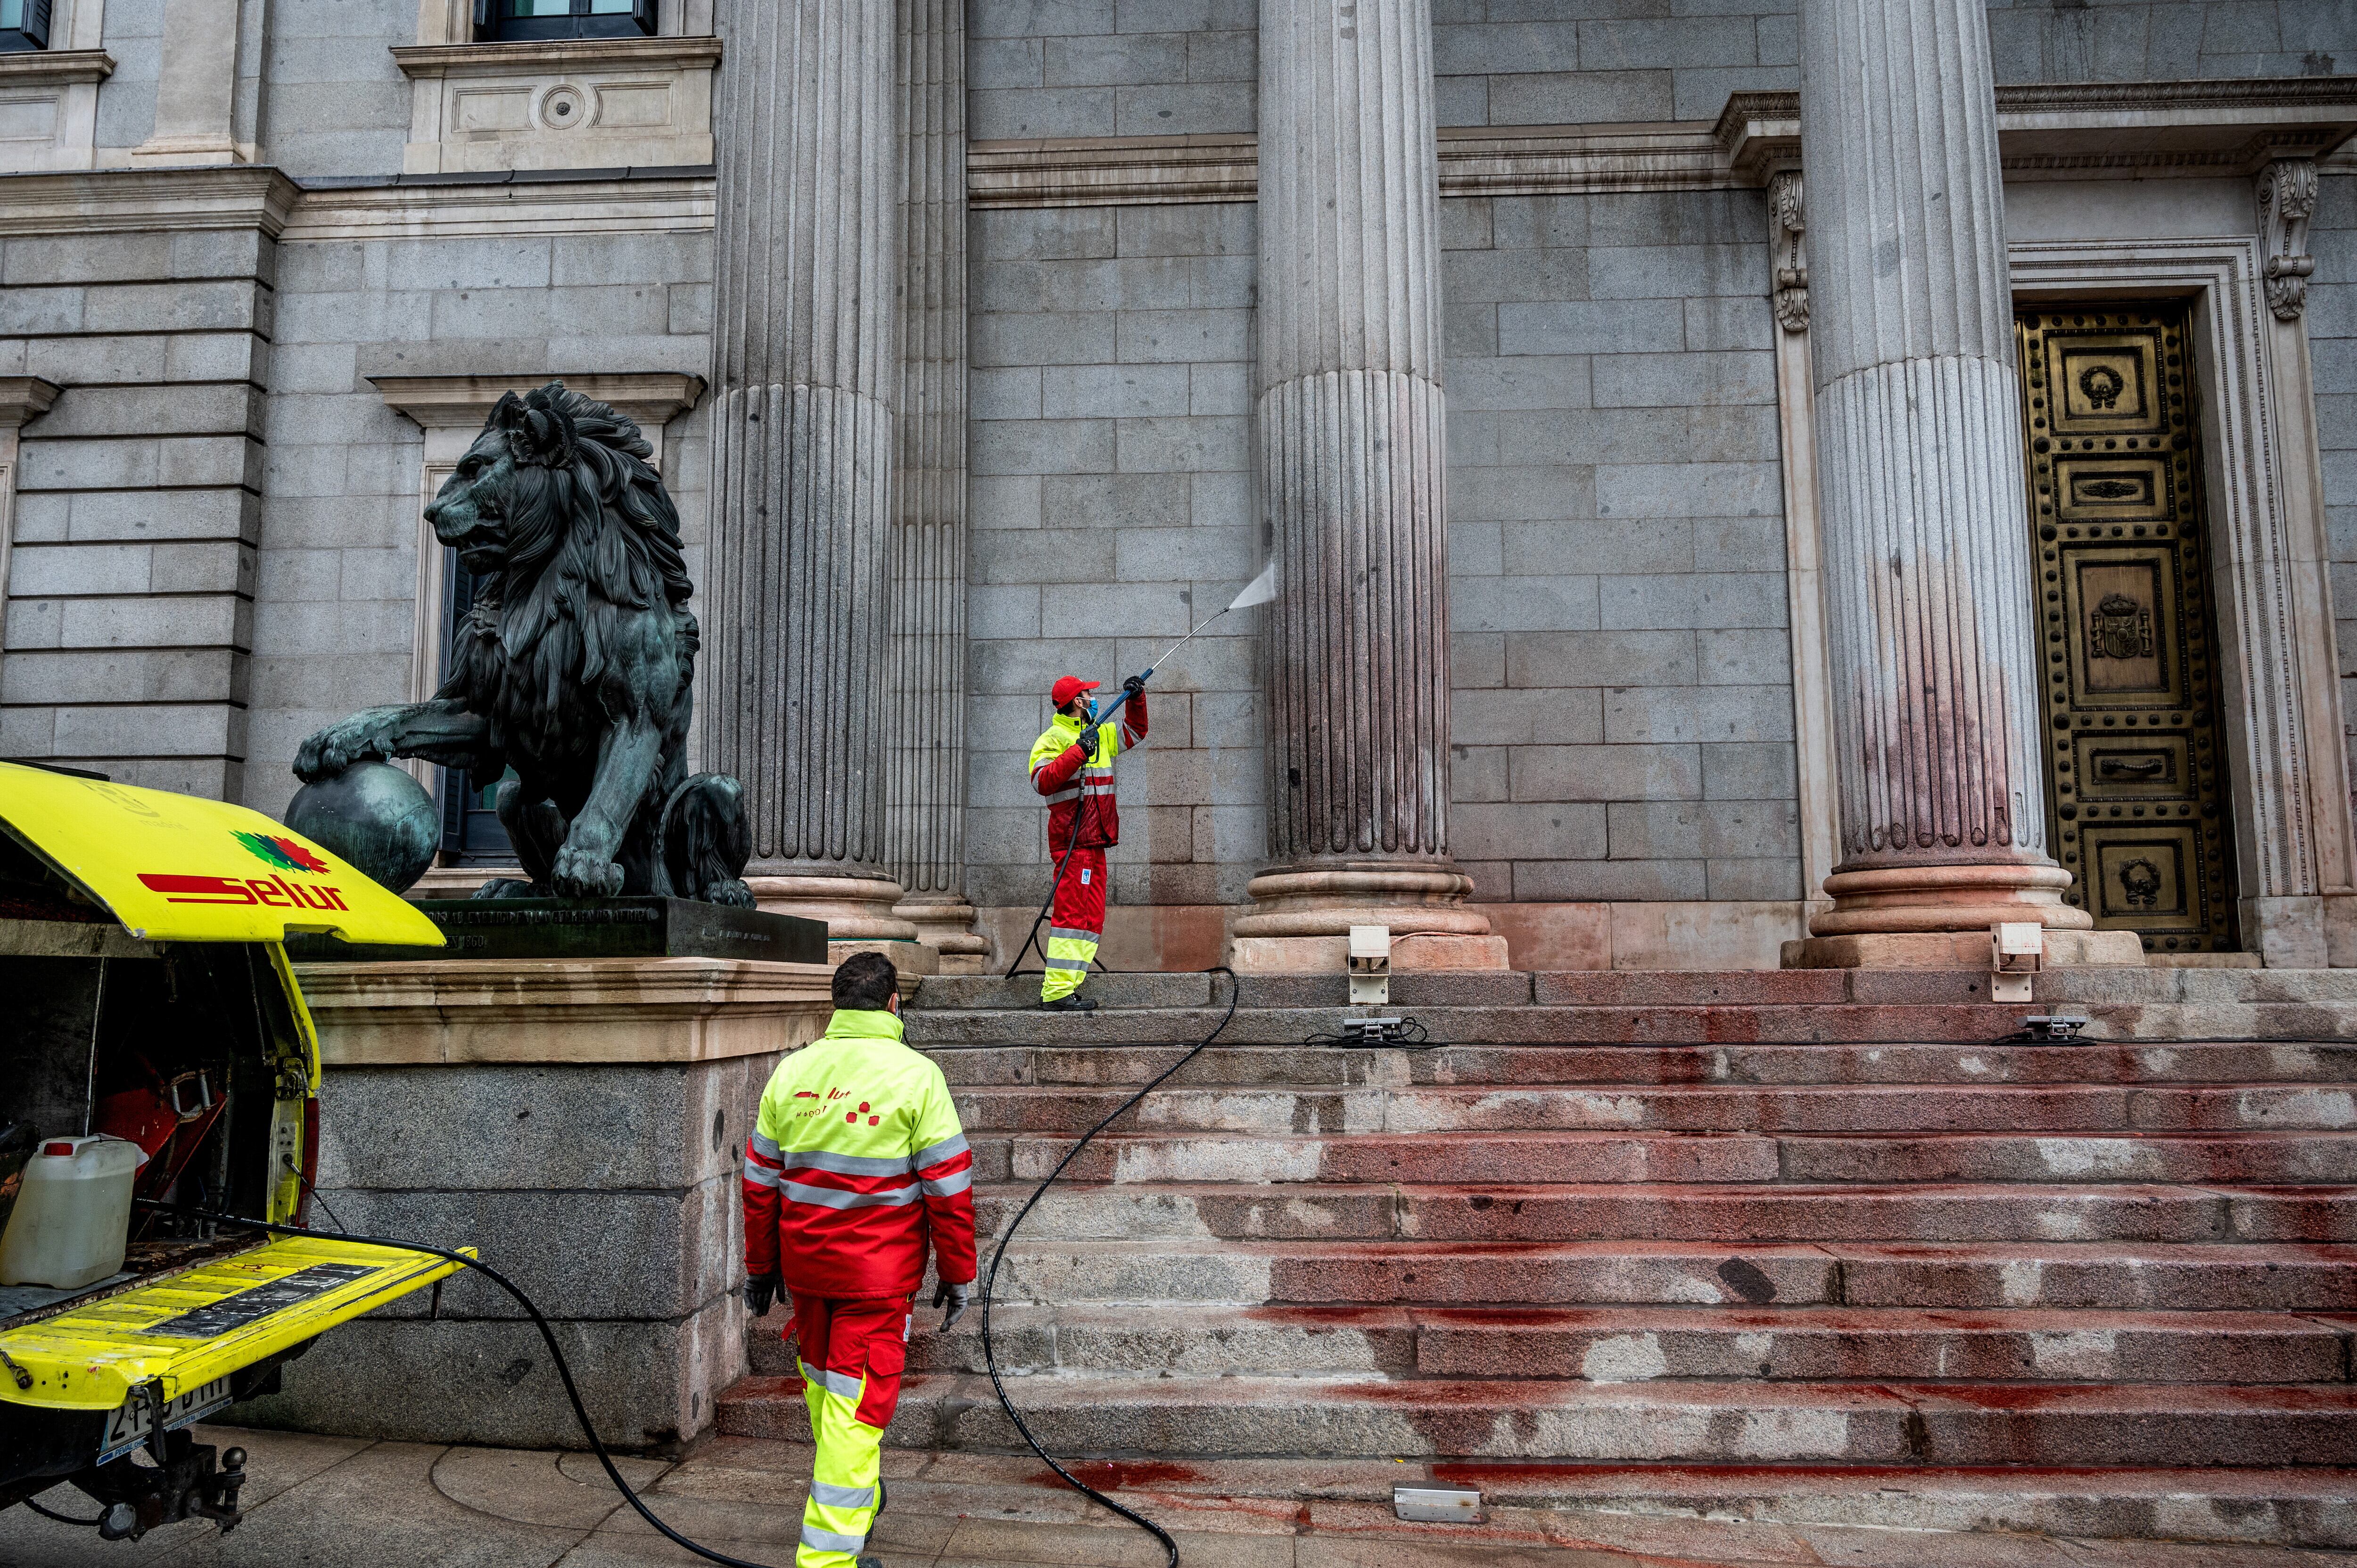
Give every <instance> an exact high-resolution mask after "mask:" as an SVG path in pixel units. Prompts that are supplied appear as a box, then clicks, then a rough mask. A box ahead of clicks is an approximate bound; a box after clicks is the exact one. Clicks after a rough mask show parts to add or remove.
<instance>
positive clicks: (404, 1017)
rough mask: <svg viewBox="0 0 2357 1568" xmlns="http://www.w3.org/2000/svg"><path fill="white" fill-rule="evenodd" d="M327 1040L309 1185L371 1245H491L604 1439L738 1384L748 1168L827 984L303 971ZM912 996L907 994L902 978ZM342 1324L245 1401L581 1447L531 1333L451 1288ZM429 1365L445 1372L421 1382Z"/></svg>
mask: <svg viewBox="0 0 2357 1568" xmlns="http://www.w3.org/2000/svg"><path fill="white" fill-rule="evenodd" d="M298 973H299V974H300V976H301V979H302V983H303V989H304V993H305V995H306V996H307V998H308V999H309V1002H310V1008H311V1015H312V1019H313V1021H314V1022H315V1024H316V1025H317V1028H318V1032H319V1049H320V1058H321V1061H322V1064H323V1066H324V1068H325V1074H324V1078H323V1080H322V1083H321V1087H320V1107H321V1117H320V1139H319V1176H318V1184H319V1196H320V1197H321V1198H322V1199H324V1201H325V1205H326V1207H327V1208H332V1209H333V1210H334V1216H333V1218H332V1219H330V1218H328V1216H327V1215H326V1214H324V1213H323V1212H321V1211H320V1210H319V1209H318V1208H315V1209H314V1211H313V1212H314V1218H315V1219H319V1220H322V1221H324V1222H326V1223H328V1224H335V1223H337V1222H339V1221H340V1223H341V1224H342V1225H343V1226H345V1227H347V1228H349V1229H350V1230H362V1231H367V1232H370V1233H372V1234H375V1235H381V1236H394V1237H404V1236H409V1237H415V1238H417V1239H418V1240H426V1241H433V1242H436V1243H438V1244H440V1245H443V1246H449V1247H473V1248H476V1249H479V1251H480V1253H481V1256H482V1257H483V1259H484V1261H485V1262H490V1263H491V1264H492V1265H494V1266H495V1267H497V1268H499V1269H500V1271H501V1272H502V1273H506V1274H507V1275H508V1276H509V1277H510V1278H511V1279H513V1280H514V1281H515V1282H516V1283H517V1284H519V1285H520V1286H522V1288H523V1290H524V1291H525V1292H526V1293H528V1294H530V1295H531V1296H532V1297H533V1300H534V1301H536V1302H537V1303H539V1305H540V1306H541V1309H542V1310H543V1311H544V1312H545V1313H546V1314H547V1315H548V1316H549V1317H550V1318H551V1320H552V1321H554V1324H555V1326H556V1332H557V1335H558V1337H559V1339H560V1340H561V1341H562V1342H563V1344H564V1345H565V1354H566V1355H567V1356H568V1357H569V1358H570V1359H571V1360H572V1363H573V1369H574V1374H575V1376H576V1379H577V1380H579V1382H580V1385H581V1389H582V1392H583V1395H584V1397H585V1398H586V1399H587V1401H588V1402H589V1407H590V1413H591V1415H592V1416H593V1417H594V1418H595V1419H596V1421H597V1426H598V1431H599V1434H600V1435H601V1436H603V1437H604V1438H605V1439H606V1440H607V1441H608V1443H610V1444H616V1445H617V1446H621V1447H628V1448H648V1447H662V1446H665V1445H669V1444H677V1443H682V1442H684V1441H686V1440H688V1439H690V1438H692V1437H694V1435H695V1434H698V1433H699V1432H702V1431H704V1430H706V1429H707V1428H709V1427H710V1426H711V1424H712V1422H713V1417H714V1409H713V1402H714V1398H715V1396H716V1394H717V1393H718V1392H719V1391H720V1390H722V1389H724V1388H726V1387H727V1386H728V1385H729V1384H730V1383H731V1382H733V1381H734V1380H736V1379H737V1377H738V1376H740V1375H741V1374H742V1373H743V1371H744V1369H745V1351H744V1338H745V1327H744V1326H745V1316H744V1307H743V1305H742V1303H741V1300H740V1299H739V1298H738V1296H737V1294H736V1286H737V1283H738V1281H739V1279H740V1278H741V1275H742V1272H743V1267H744V1262H743V1260H744V1247H743V1239H742V1219H741V1213H742V1209H741V1199H740V1197H739V1186H738V1183H739V1176H738V1172H739V1170H740V1168H741V1166H742V1164H743V1160H744V1147H745V1139H746V1137H747V1135H748V1132H749V1130H750V1126H751V1121H752V1117H753V1115H754V1112H755V1110H756V1108H757V1106H758V1105H759V1097H760V1091H761V1088H762V1086H763V1085H764V1084H765V1083H766V1082H767V1081H768V1079H769V1075H770V1071H771V1069H773V1068H774V1067H775V1065H776V1063H777V1061H778V1058H779V1057H780V1055H781V1054H783V1053H784V1052H785V1051H787V1050H789V1049H791V1048H792V1047H796V1046H799V1045H802V1044H804V1043H806V1042H807V1041H809V1040H811V1039H813V1038H815V1037H816V1036H817V1035H818V1034H819V1033H820V1031H821V1030H823V1028H824V1027H825V1026H826V1019H827V1016H828V1015H829V1013H830V1012H831V1011H832V1004H831V1003H830V1001H829V1000H828V994H827V988H828V970H827V969H826V967H825V966H823V965H821V964H781V963H756V962H743V961H726V960H716V959H656V960H628V959H614V960H590V961H579V962H564V961H541V962H501V961H469V960H450V961H427V962H405V963H361V964H305V965H301V966H299V967H298ZM911 989H913V984H912V986H911ZM429 1305H430V1303H429V1298H428V1297H427V1295H426V1294H425V1293H422V1292H421V1293H420V1294H417V1295H415V1296H412V1297H409V1298H407V1299H405V1300H404V1301H402V1302H400V1303H398V1304H397V1305H393V1306H392V1307H389V1308H387V1309H385V1310H384V1311H382V1312H379V1313H375V1314H372V1315H371V1316H368V1317H365V1318H361V1319H360V1320H358V1321H356V1322H353V1323H351V1324H349V1325H347V1326H345V1327H344V1328H342V1329H341V1330H339V1331H338V1332H337V1333H335V1334H332V1335H329V1336H328V1337H326V1338H324V1339H322V1340H321V1341H320V1342H319V1343H318V1345H317V1346H316V1347H315V1348H313V1349H312V1350H311V1351H310V1353H309V1354H308V1355H307V1356H305V1357H304V1358H303V1359H300V1360H297V1361H296V1362H294V1363H292V1364H291V1365H289V1366H288V1368H287V1369H286V1374H285V1391H284V1392H282V1393H280V1394H277V1395H275V1396H274V1397H272V1398H269V1399H266V1400H262V1401H257V1402H253V1403H250V1404H247V1405H243V1406H241V1407H240V1409H239V1419H240V1420H241V1421H243V1422H249V1423H255V1424H261V1425H271V1426H285V1427H296V1428H300V1429H303V1430H307V1431H317V1432H336V1433H343V1434H351V1435H356V1436H365V1437H377V1438H391V1439H401V1440H409V1441H417V1442H433V1443H488V1444H502V1445H507V1446H512V1447H522V1448H540V1447H565V1448H578V1447H580V1446H582V1441H581V1434H580V1430H579V1428H578V1427H577V1426H576V1424H575V1423H574V1419H573V1415H572V1412H571V1409H570V1407H569V1406H568V1405H567V1404H566V1402H565V1392H564V1389H563V1387H562V1386H561V1385H560V1383H559V1382H558V1380H557V1378H556V1374H555V1369H554V1367H553V1366H551V1364H550V1362H549V1359H548V1354H547V1351H546V1349H545V1348H544V1347H543V1346H542V1344H541V1341H540V1336H539V1335H538V1333H537V1332H536V1331H535V1330H534V1329H533V1326H532V1325H531V1323H530V1321H529V1320H527V1319H526V1318H524V1317H523V1316H522V1314H521V1313H520V1312H519V1311H518V1310H517V1308H516V1307H515V1305H514V1304H513V1303H512V1302H511V1300H510V1299H509V1298H508V1297H507V1296H506V1295H505V1294H503V1293H500V1291H498V1290H497V1289H496V1287H493V1286H491V1285H490V1284H489V1283H487V1282H485V1281H483V1280H481V1279H479V1278H477V1277H474V1276H472V1275H469V1274H466V1273H461V1274H459V1275H457V1276H456V1277H454V1278H452V1279H451V1280H450V1281H449V1282H448V1283H447V1285H446V1286H445V1287H444V1290H443V1295H442V1314H441V1320H440V1321H438V1322H436V1321H429V1320H428V1319H427V1317H426V1314H427V1311H428V1308H429ZM423 1369H432V1375H431V1376H427V1375H425V1373H424V1370H423Z"/></svg>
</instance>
